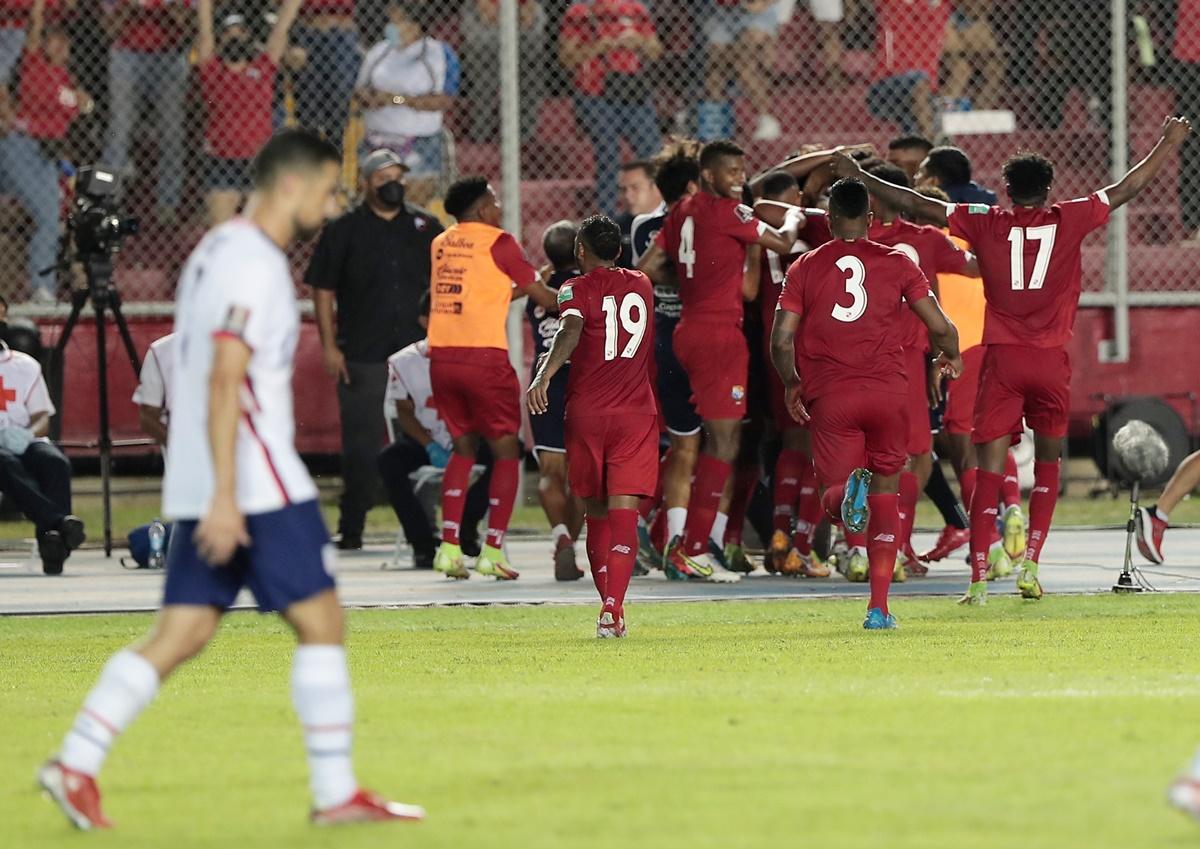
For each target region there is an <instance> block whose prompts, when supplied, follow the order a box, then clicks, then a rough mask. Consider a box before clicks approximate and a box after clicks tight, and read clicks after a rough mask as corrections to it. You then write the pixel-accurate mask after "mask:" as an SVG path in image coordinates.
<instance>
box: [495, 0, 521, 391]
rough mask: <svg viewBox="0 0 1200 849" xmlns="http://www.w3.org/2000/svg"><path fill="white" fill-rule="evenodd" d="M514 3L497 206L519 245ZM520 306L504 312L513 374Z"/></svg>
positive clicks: (510, 1) (508, 18)
mask: <svg viewBox="0 0 1200 849" xmlns="http://www.w3.org/2000/svg"><path fill="white" fill-rule="evenodd" d="M517 2H518V0H500V55H499V57H497V58H498V59H499V60H500V204H501V207H502V209H503V214H504V229H505V230H507V231H508V232H509V233H512V234H513V236H514V237H516V239H517V241H521V129H520V127H521V105H520V98H519V97H518V94H519V92H520V87H521V80H520V78H519V71H518V68H517V51H518V35H517ZM523 309H524V306H523V302H522V303H514V304H513V306H512V308H511V309H509V312H508V325H507V327H508V356H509V359H510V360H511V361H512V364H513V368H514V369H516V371H517V374H518V375H520V374H522V373H523V372H524V368H522V366H523V363H524V358H525V350H524V348H525V344H524V343H525V332H524V330H525V328H524V326H523V323H522V322H523V318H524V316H523Z"/></svg>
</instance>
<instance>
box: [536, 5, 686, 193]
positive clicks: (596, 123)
mask: <svg viewBox="0 0 1200 849" xmlns="http://www.w3.org/2000/svg"><path fill="white" fill-rule="evenodd" d="M662 51H663V48H662V43H661V42H660V41H659V40H658V35H657V34H655V31H654V22H653V21H652V20H651V18H650V13H649V12H648V11H647V10H646V7H645V5H643V4H642V3H640V2H638V0H582V2H577V3H575V4H573V5H572V6H571V7H570V8H569V9H567V12H566V14H565V15H564V16H563V22H562V30H561V33H560V37H559V53H558V56H559V61H560V62H561V63H562V64H563V66H564V67H565V68H567V69H568V70H571V71H573V72H574V74H575V117H576V120H577V121H578V122H579V125H580V127H581V128H582V129H583V131H584V133H586V134H587V136H588V139H589V140H590V141H591V143H592V156H593V158H594V159H595V169H596V194H597V203H598V205H599V207H600V211H601V212H603V213H604V214H606V215H608V216H610V217H615V216H616V214H617V208H616V207H617V171H618V166H619V164H620V160H621V139H622V138H624V139H625V140H626V141H627V142H628V143H629V145H630V147H632V148H633V152H634V155H635V156H636V157H638V158H641V159H646V158H649V157H650V156H651V155H653V154H654V152H655V151H656V150H657V149H658V147H659V144H660V142H661V140H662V134H661V133H660V132H659V129H658V115H657V114H656V113H655V111H654V104H653V101H652V100H651V98H650V86H649V82H648V80H647V78H646V73H645V71H646V64H647V63H648V62H654V61H656V60H657V59H658V58H659V57H660V56H661V55H662Z"/></svg>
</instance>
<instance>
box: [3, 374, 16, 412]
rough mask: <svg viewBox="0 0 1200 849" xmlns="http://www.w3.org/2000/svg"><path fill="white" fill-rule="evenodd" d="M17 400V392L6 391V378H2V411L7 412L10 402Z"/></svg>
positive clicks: (13, 390)
mask: <svg viewBox="0 0 1200 849" xmlns="http://www.w3.org/2000/svg"><path fill="white" fill-rule="evenodd" d="M16 400H17V390H15V389H5V388H4V378H3V377H0V410H7V409H8V402H9V401H16Z"/></svg>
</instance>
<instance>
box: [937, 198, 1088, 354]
mask: <svg viewBox="0 0 1200 849" xmlns="http://www.w3.org/2000/svg"><path fill="white" fill-rule="evenodd" d="M1108 214H1109V205H1108V196H1107V195H1106V194H1105V193H1104V192H1102V191H1101V192H1096V193H1095V194H1094V195H1089V196H1088V197H1086V198H1080V199H1079V200H1072V201H1067V202H1066V203H1056V204H1054V206H1051V207H1036V208H1031V207H1023V206H1019V207H1016V208H1015V209H1001V208H1000V207H998V206H985V205H983V204H978V203H960V204H955V205H953V206H952V207H951V208H950V214H949V216H948V219H949V222H950V233H951V234H952V235H955V236H961V237H962V238H964V239H966V240H967V241H968V242H969V243H970V245H971V249H972V250H974V251H975V255H976V256H977V257H978V258H979V272H980V274H981V275H982V277H983V295H984V298H986V299H987V311H986V312H985V314H984V319H983V344H984V345H1025V346H1028V347H1031V348H1058V347H1061V346H1062V345H1065V344H1067V342H1068V340H1070V338H1071V333H1072V328H1073V326H1074V324H1075V310H1076V309H1077V308H1078V306H1079V293H1080V291H1081V290H1082V288H1083V268H1082V264H1083V258H1082V253H1081V251H1080V245H1081V244H1082V242H1083V240H1084V238H1085V237H1086V236H1087V235H1088V234H1089V233H1091V232H1092V231H1093V230H1095V229H1097V228H1098V227H1103V226H1104V225H1105V224H1106V223H1108Z"/></svg>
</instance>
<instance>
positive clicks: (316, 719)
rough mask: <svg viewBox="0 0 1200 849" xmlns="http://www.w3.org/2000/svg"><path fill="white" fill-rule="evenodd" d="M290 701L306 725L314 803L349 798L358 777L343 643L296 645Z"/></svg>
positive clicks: (323, 804)
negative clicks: (352, 760) (352, 758)
mask: <svg viewBox="0 0 1200 849" xmlns="http://www.w3.org/2000/svg"><path fill="white" fill-rule="evenodd" d="M292 704H293V705H295V708H296V715H297V716H298V717H300V724H301V726H303V729H304V748H305V751H306V752H307V753H308V769H309V784H310V786H311V787H312V795H313V803H314V804H315V805H316V807H317V808H318V809H321V810H323V809H325V808H332V807H335V806H337V805H340V804H342V803H343V802H346V801H347V800H349V799H350V797H351V796H353V795H354V793H355V791H356V790H358V782H357V781H356V780H355V778H354V768H353V766H351V763H350V745H351V742H352V740H353V738H354V696H353V695H352V694H351V692H350V671H349V670H348V669H347V668H346V650H345V649H344V648H342V647H341V646H327V645H326V646H316V645H302V646H297V647H296V656H295V659H294V660H293V661H292Z"/></svg>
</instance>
